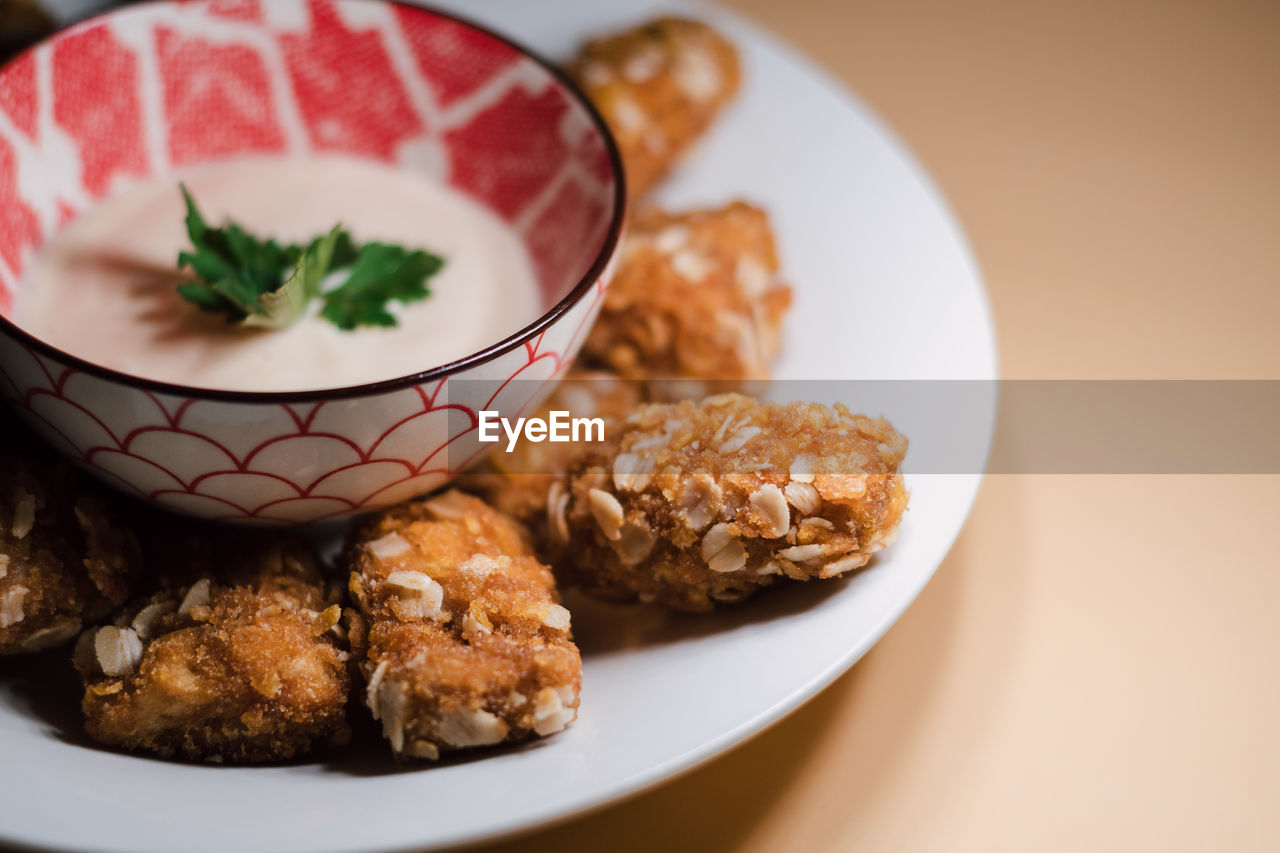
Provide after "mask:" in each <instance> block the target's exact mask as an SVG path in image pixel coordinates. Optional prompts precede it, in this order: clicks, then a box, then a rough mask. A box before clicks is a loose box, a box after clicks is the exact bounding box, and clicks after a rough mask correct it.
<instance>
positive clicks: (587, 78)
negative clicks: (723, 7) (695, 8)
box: [569, 18, 741, 198]
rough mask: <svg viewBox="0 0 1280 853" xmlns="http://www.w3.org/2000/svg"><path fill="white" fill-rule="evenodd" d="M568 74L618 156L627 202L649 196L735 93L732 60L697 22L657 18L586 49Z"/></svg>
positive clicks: (717, 39) (717, 37)
mask: <svg viewBox="0 0 1280 853" xmlns="http://www.w3.org/2000/svg"><path fill="white" fill-rule="evenodd" d="M569 73H570V74H571V75H572V76H573V77H574V79H575V80H577V82H578V83H579V85H581V86H582V88H583V90H584V91H585V92H586V93H587V95H588V96H589V97H590V98H591V100H592V101H593V102H594V103H595V105H596V107H597V108H598V109H599V110H600V113H601V114H602V115H603V116H604V118H605V121H606V122H608V124H609V129H610V130H611V131H613V135H614V138H615V139H617V141H618V148H619V149H620V151H621V152H622V162H623V166H624V168H625V171H626V176H627V186H628V190H629V194H630V196H631V197H632V198H638V197H640V196H642V195H644V194H645V193H646V192H648V191H649V190H650V189H651V188H652V187H653V186H654V185H655V184H656V183H657V182H658V181H659V180H661V179H662V177H663V176H664V175H666V174H667V172H668V171H670V170H671V168H672V166H673V165H674V164H675V163H676V161H677V160H678V159H679V157H680V155H681V154H683V153H684V152H685V151H686V150H687V149H688V148H689V147H690V146H691V145H692V144H693V143H694V142H696V141H697V140H698V138H699V137H701V136H702V134H703V133H705V132H706V129H707V127H708V126H709V125H710V124H711V122H712V120H713V119H714V118H715V117H716V114H717V113H719V112H720V110H721V109H723V108H724V106H725V104H727V103H728V102H729V101H730V100H732V98H733V96H734V95H735V94H736V93H737V91H738V86H739V80H740V76H741V74H740V71H739V67H738V55H737V52H736V51H735V50H734V49H733V45H731V44H730V43H729V42H728V41H726V40H725V39H724V38H723V37H722V36H721V35H720V34H719V33H717V32H716V31H715V30H713V29H711V28H710V27H708V26H707V25H706V24H703V23H700V22H698V21H690V20H685V19H681V18H659V19H658V20H655V21H653V22H651V23H648V24H645V25H644V26H641V27H636V28H635V29H632V30H628V31H626V32H623V33H619V34H617V35H613V36H610V37H607V38H602V39H597V40H595V41H592V42H589V43H588V44H587V45H585V46H584V47H583V49H582V51H581V53H580V54H579V55H578V58H577V59H576V60H574V62H573V63H572V64H571V65H570V67H569Z"/></svg>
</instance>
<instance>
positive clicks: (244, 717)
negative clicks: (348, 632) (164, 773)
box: [75, 531, 350, 763]
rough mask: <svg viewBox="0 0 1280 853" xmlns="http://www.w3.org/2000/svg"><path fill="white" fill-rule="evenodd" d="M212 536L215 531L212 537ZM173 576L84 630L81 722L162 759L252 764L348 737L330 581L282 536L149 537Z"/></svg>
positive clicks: (343, 663) (113, 741)
mask: <svg viewBox="0 0 1280 853" xmlns="http://www.w3.org/2000/svg"><path fill="white" fill-rule="evenodd" d="M215 537H216V538H215ZM149 545H151V547H150V548H149V549H148V552H149V554H150V555H155V554H167V555H169V558H170V559H171V560H173V562H171V563H166V564H162V565H159V566H157V567H156V568H157V569H158V570H159V571H161V572H163V571H164V570H165V569H166V568H169V567H171V568H172V569H173V573H174V574H176V575H178V576H186V577H191V576H194V575H199V576H200V578H199V579H198V580H195V581H194V582H191V583H182V584H172V583H170V584H166V586H165V588H164V589H162V590H161V591H159V592H157V593H155V594H154V595H152V596H151V597H150V598H148V599H146V600H143V601H139V602H135V603H134V604H133V605H132V606H130V607H129V608H127V609H126V610H125V611H124V612H123V613H121V614H120V616H119V617H118V618H117V619H116V621H115V623H114V624H113V625H110V626H106V627H103V628H100V629H95V630H89V631H86V632H84V634H82V635H81V639H80V641H79V643H78V644H77V646H76V654H75V663H76V667H77V669H79V670H80V672H81V675H82V677H83V678H84V680H85V695H84V701H83V710H84V714H85V728H86V730H87V731H88V733H89V735H90V736H91V737H93V738H94V739H95V740H98V741H100V742H102V743H105V744H109V745H111V746H118V747H123V748H126V749H132V750H139V751H144V752H151V753H154V754H156V755H159V756H162V757H165V758H174V757H177V758H184V759H188V760H204V761H211V762H223V761H226V762H231V763H256V762H264V761H275V760H281V759H288V758H292V757H295V756H297V755H300V754H302V753H305V752H307V751H308V750H310V749H311V748H312V747H314V746H318V745H322V744H341V743H345V742H346V741H347V739H348V738H349V737H350V730H349V728H348V726H347V721H346V704H347V696H348V693H349V684H350V682H349V675H348V672H347V657H348V656H347V653H346V652H345V651H344V650H343V648H342V647H341V645H342V644H341V637H342V633H343V631H342V625H341V624H339V623H340V620H341V607H340V606H339V604H338V603H337V602H338V589H337V588H336V587H334V586H333V585H331V584H326V582H325V580H324V579H323V578H322V576H321V574H320V570H319V567H318V565H317V563H316V561H315V558H314V555H313V554H312V552H311V550H310V548H309V547H308V546H307V545H306V544H305V543H303V542H301V541H300V540H297V539H293V538H289V537H276V536H271V535H257V534H248V533H228V532H225V531H217V532H212V531H208V532H206V533H205V534H204V536H203V537H199V536H198V535H197V534H194V533H192V532H190V531H188V532H184V533H183V534H181V535H179V536H177V537H167V536H166V537H165V538H164V541H162V542H159V543H149Z"/></svg>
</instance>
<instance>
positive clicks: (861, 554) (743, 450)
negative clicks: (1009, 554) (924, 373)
mask: <svg viewBox="0 0 1280 853" xmlns="http://www.w3.org/2000/svg"><path fill="white" fill-rule="evenodd" d="M906 450H907V440H906V439H905V438H903V437H902V436H901V435H899V434H898V433H897V432H895V431H894V429H893V427H892V426H890V425H889V424H888V423H887V422H885V421H883V420H874V419H871V418H866V417H862V416H858V415H853V414H850V413H849V411H848V410H847V409H845V408H844V407H843V406H836V407H835V408H834V409H832V408H828V407H826V406H820V405H817V404H811V403H792V404H788V405H781V404H774V403H759V402H756V401H754V400H752V399H751V398H749V397H744V396H742V395H739V394H722V395H719V396H716V397H711V398H708V399H706V400H704V401H702V402H701V403H695V402H691V401H686V402H681V403H675V404H659V403H655V404H650V405H647V406H644V407H642V408H640V409H639V410H637V411H636V412H635V413H634V414H633V415H632V416H631V417H630V418H628V420H627V422H626V426H625V428H624V430H623V431H622V433H621V434H620V435H619V436H618V438H617V439H616V440H615V441H614V442H611V444H610V445H608V446H605V447H601V448H599V449H595V450H592V451H588V452H587V453H585V454H584V455H583V456H582V457H581V458H580V459H579V460H577V461H576V462H575V463H574V464H573V465H571V466H570V468H569V476H568V478H567V481H566V484H565V485H563V486H562V485H561V484H560V483H556V484H553V485H552V487H551V495H550V497H549V498H548V503H549V505H550V506H551V512H552V513H553V516H554V517H553V523H552V525H551V541H552V547H553V548H555V549H557V550H558V554H557V556H556V566H557V570H558V576H559V577H560V578H561V579H562V580H564V581H565V582H566V583H571V584H574V585H576V586H578V587H580V588H582V589H583V590H584V591H585V592H587V593H589V594H591V595H594V596H597V597H600V598H604V599H608V600H613V601H636V600H638V601H659V602H662V603H663V604H666V605H668V606H670V607H674V608H678V609H681V610H709V609H710V608H712V607H713V606H714V605H715V604H716V603H719V602H735V601H740V600H742V599H743V598H746V597H747V596H748V595H750V594H752V593H754V592H755V591H757V590H758V589H760V588H762V587H765V586H768V585H769V584H771V583H773V582H774V581H775V580H776V579H778V578H791V579H794V580H809V579H812V578H830V577H835V576H837V575H841V574H844V573H845V572H848V571H852V570H853V569H857V568H859V567H861V566H863V565H865V564H866V562H867V561H868V560H869V559H870V557H871V555H872V554H873V553H875V552H876V551H878V550H879V549H881V548H883V547H884V546H886V545H888V544H890V543H891V542H892V541H893V538H894V536H895V534H896V530H897V526H898V522H899V520H900V519H901V517H902V513H903V510H904V509H905V508H906V505H907V491H906V488H905V486H904V484H903V480H902V476H901V475H900V474H899V473H898V466H899V464H900V463H901V462H902V458H903V456H904V455H905V454H906Z"/></svg>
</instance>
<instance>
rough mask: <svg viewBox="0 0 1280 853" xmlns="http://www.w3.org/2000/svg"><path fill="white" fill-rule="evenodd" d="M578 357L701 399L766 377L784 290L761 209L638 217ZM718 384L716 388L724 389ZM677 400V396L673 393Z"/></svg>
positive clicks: (787, 297) (785, 300)
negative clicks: (598, 313)
mask: <svg viewBox="0 0 1280 853" xmlns="http://www.w3.org/2000/svg"><path fill="white" fill-rule="evenodd" d="M622 251H623V254H622V259H621V261H620V262H619V264H618V271H617V273H616V274H615V276H614V279H613V283H612V284H611V285H610V287H609V290H608V292H607V293H606V295H605V301H604V307H603V309H602V310H601V312H600V318H599V320H597V321H596V324H595V326H594V327H593V328H592V330H591V333H590V335H589V336H588V337H587V340H586V343H585V344H584V346H583V348H582V355H581V356H580V358H581V359H582V361H583V363H584V364H586V365H589V366H592V367H596V368H600V369H604V370H611V371H613V372H614V373H616V374H618V375H619V376H621V377H623V378H626V379H646V380H647V379H677V380H686V381H684V382H677V383H655V390H654V393H656V394H658V395H660V396H663V397H670V396H671V395H670V394H667V393H665V392H666V391H668V390H671V389H672V388H678V389H683V390H684V391H686V392H688V395H689V396H692V397H701V396H704V395H705V394H706V393H708V391H709V390H710V387H709V386H714V387H715V388H717V389H718V390H739V388H740V386H741V384H742V383H743V382H745V381H748V380H755V379H767V378H768V377H769V364H770V362H771V361H772V360H773V359H774V357H775V356H776V355H777V353H778V348H779V346H780V343H781V326H782V318H783V315H784V314H785V313H786V311H787V308H788V307H789V306H790V304H791V289H790V288H789V287H787V286H785V285H782V284H779V283H778V282H777V281H776V278H775V276H776V273H777V271H778V255H777V250H776V248H775V246H774V240H773V232H772V231H771V230H770V228H769V220H768V217H767V216H766V215H765V213H764V211H762V210H760V209H759V208H756V207H752V206H751V205H749V204H745V203H743V202H735V203H733V204H731V205H729V206H728V207H725V208H721V209H718V210H699V211H694V212H692V213H686V214H683V215H671V214H667V213H662V212H660V211H653V212H650V213H648V214H641V215H640V216H639V217H637V219H636V220H635V222H634V224H633V225H632V227H631V229H630V231H629V232H628V234H627V237H626V240H625V242H624V244H623V250H622ZM726 385H727V386H728V387H724V386H726ZM681 396H684V395H683V394H682V395H681Z"/></svg>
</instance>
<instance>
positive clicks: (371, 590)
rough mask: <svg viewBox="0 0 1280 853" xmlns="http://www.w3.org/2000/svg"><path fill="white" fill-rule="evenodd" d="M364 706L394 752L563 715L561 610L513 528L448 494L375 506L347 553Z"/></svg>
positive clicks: (571, 680) (567, 670)
mask: <svg viewBox="0 0 1280 853" xmlns="http://www.w3.org/2000/svg"><path fill="white" fill-rule="evenodd" d="M349 562H350V565H351V569H352V573H351V594H352V597H353V598H354V599H355V600H356V602H357V603H358V604H359V607H360V609H361V611H362V613H363V614H365V616H366V618H367V621H368V626H369V633H368V640H367V651H366V652H365V654H364V656H363V659H362V660H361V661H360V669H361V671H362V672H363V673H364V676H365V678H366V680H367V686H366V689H365V701H366V703H367V704H368V706H369V709H370V710H371V711H372V712H373V716H374V717H375V718H377V719H379V720H381V721H382V730H383V732H384V734H385V735H386V737H387V739H388V740H389V741H390V742H391V748H392V750H393V751H394V752H395V754H396V755H397V756H398V757H406V756H407V757H412V758H437V757H439V755H440V753H442V752H445V751H447V750H455V749H463V748H466V747H477V746H489V745H491V744H497V743H503V742H507V741H516V740H521V739H523V738H526V737H530V736H533V735H549V734H552V733H554V732H558V731H560V730H561V729H563V728H565V727H566V726H567V725H569V723H571V722H573V720H574V719H575V718H576V716H577V710H578V689H579V686H580V683H581V659H580V658H579V655H578V649H577V647H576V646H575V645H574V644H573V641H572V640H571V639H570V635H569V611H568V610H566V609H565V608H563V607H561V606H560V605H559V604H558V603H557V601H558V597H557V595H556V589H555V582H554V580H553V578H552V576H551V571H550V569H548V568H547V567H546V566H544V565H543V564H542V563H540V562H538V560H537V559H536V558H535V557H534V556H533V554H532V552H531V550H530V548H529V543H528V542H527V540H526V535H525V532H524V531H523V530H522V529H521V527H520V526H519V525H518V524H517V523H516V522H514V521H512V520H511V519H510V518H507V517H506V516H504V515H502V514H501V513H498V512H496V511H495V510H493V509H492V508H491V507H489V506H488V505H486V504H485V503H484V502H483V501H481V500H479V499H478V498H475V497H471V496H468V495H464V494H463V493H461V492H457V491H450V492H447V493H445V494H443V495H440V496H437V497H433V498H429V499H426V500H421V501H415V502H413V503H409V504H404V505H401V506H399V507H396V508H394V509H392V510H389V511H387V512H385V513H383V514H382V515H380V516H378V517H376V518H374V519H373V520H372V521H370V522H369V523H367V524H366V525H365V526H364V527H363V528H362V529H360V530H359V531H358V532H357V534H356V536H355V537H354V538H353V540H352V545H351V549H350V560H349Z"/></svg>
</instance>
